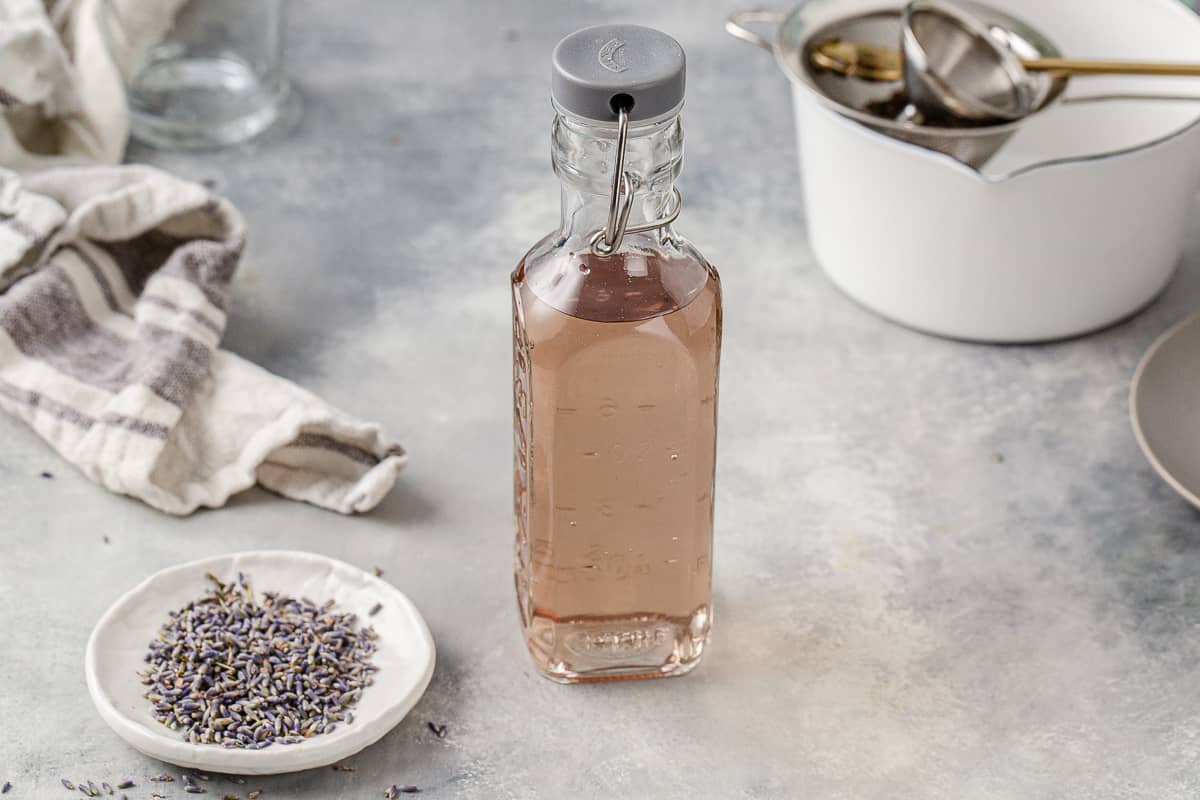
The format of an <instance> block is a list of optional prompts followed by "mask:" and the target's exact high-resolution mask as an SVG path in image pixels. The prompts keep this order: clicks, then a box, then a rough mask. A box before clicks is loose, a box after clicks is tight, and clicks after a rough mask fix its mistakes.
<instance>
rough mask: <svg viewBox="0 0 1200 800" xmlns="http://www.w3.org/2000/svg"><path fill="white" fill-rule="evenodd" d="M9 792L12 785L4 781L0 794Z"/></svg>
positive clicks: (0, 787)
mask: <svg viewBox="0 0 1200 800" xmlns="http://www.w3.org/2000/svg"><path fill="white" fill-rule="evenodd" d="M11 790H12V784H11V783H9V782H8V781H5V782H4V785H3V786H0V794H8V793H9V792H10V791H11Z"/></svg>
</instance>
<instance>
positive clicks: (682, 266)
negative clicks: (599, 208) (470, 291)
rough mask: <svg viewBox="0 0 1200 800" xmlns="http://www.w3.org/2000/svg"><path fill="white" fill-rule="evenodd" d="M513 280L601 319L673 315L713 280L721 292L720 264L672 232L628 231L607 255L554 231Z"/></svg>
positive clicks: (565, 309) (565, 308)
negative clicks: (710, 261)
mask: <svg viewBox="0 0 1200 800" xmlns="http://www.w3.org/2000/svg"><path fill="white" fill-rule="evenodd" d="M512 282H513V284H514V287H515V288H522V289H523V290H525V291H528V292H530V293H531V294H533V295H534V296H536V297H537V299H539V300H540V301H542V302H543V303H545V304H546V305H548V306H550V307H551V308H553V309H555V310H557V311H560V312H562V313H564V314H568V315H570V316H574V317H579V318H582V319H591V320H596V321H602V322H629V321H635V320H642V319H649V318H651V317H656V316H661V315H663V314H669V313H671V312H672V311H677V310H679V309H681V308H683V307H684V306H686V305H688V304H689V303H691V302H692V301H693V300H694V299H695V298H696V297H697V296H698V295H699V294H700V293H701V292H702V291H703V290H704V289H705V287H706V286H709V284H710V283H712V284H714V285H715V289H716V293H717V297H718V299H719V296H720V278H719V276H718V274H717V271H716V269H715V268H714V267H713V266H712V265H711V264H709V263H708V261H707V259H705V258H704V256H703V255H702V254H701V253H700V251H699V250H697V249H696V248H695V247H694V246H693V245H692V244H691V243H690V242H688V241H687V240H686V239H683V238H682V237H679V236H677V235H674V234H673V233H672V234H667V235H663V234H659V233H657V232H654V233H645V234H635V235H632V236H628V237H626V239H625V240H624V241H623V242H622V245H621V249H620V250H618V251H617V252H616V253H614V254H612V255H609V256H598V255H595V254H593V253H592V252H591V251H590V249H589V248H588V245H587V243H586V242H574V241H571V240H570V239H563V237H561V236H560V235H559V234H558V233H557V232H556V233H552V234H550V235H548V236H546V237H545V238H543V239H542V240H541V241H539V242H538V243H537V244H535V245H534V246H533V247H532V248H530V250H529V252H528V253H526V255H525V257H524V258H522V259H521V262H520V263H519V264H518V265H517V268H516V270H514V272H513V274H512Z"/></svg>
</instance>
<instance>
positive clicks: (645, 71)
mask: <svg viewBox="0 0 1200 800" xmlns="http://www.w3.org/2000/svg"><path fill="white" fill-rule="evenodd" d="M684 67H685V58H684V55H683V48H682V47H680V46H679V42H677V41H675V40H674V39H672V38H671V37H670V36H667V35H666V34H665V33H663V32H662V31H656V30H654V29H653V28H644V27H642V26H641V25H597V26H595V27H594V28H584V29H583V30H581V31H576V32H575V33H572V34H571V35H570V36H568V37H567V38H565V39H563V40H562V41H561V42H559V43H558V46H557V47H555V48H554V80H553V83H552V85H551V95H552V96H553V98H554V104H555V105H556V106H558V108H559V109H560V110H561V111H563V112H565V113H567V114H572V115H574V116H578V117H583V118H584V119H591V120H597V121H600V122H613V121H615V120H616V119H617V113H616V112H615V111H614V110H613V98H614V97H615V96H616V95H620V94H627V95H629V96H630V97H632V98H633V108H632V109H631V110H630V112H629V120H630V122H636V121H638V120H645V119H653V118H654V117H661V116H663V115H664V114H667V113H669V112H672V111H675V110H676V109H678V108H679V106H680V105H682V103H683V85H684V72H685V68H684Z"/></svg>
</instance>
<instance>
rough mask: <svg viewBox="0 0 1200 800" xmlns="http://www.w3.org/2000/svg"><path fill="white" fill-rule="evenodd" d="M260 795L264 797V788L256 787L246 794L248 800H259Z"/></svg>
mask: <svg viewBox="0 0 1200 800" xmlns="http://www.w3.org/2000/svg"><path fill="white" fill-rule="evenodd" d="M260 797H262V789H255V790H254V791H253V792H251V793H250V794H248V795H246V800H258V798H260Z"/></svg>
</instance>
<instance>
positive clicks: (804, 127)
mask: <svg viewBox="0 0 1200 800" xmlns="http://www.w3.org/2000/svg"><path fill="white" fill-rule="evenodd" d="M902 5H903V3H902V0H809V1H808V2H806V3H804V4H802V5H801V6H800V7H798V8H796V9H795V10H793V11H792V12H791V13H790V14H786V15H779V16H778V27H777V29H776V30H775V32H774V35H773V37H771V38H770V39H762V40H761V42H762V43H765V44H766V45H767V46H768V47H770V48H771V49H772V50H774V52H775V55H776V57H777V60H778V61H779V63H780V65H781V66H782V68H783V69H784V72H785V73H786V74H787V75H788V77H789V78H791V81H792V87H793V98H794V103H795V113H796V124H797V127H798V133H799V153H800V171H801V178H802V181H803V186H804V200H805V206H806V211H807V216H808V230H809V236H810V240H811V244H812V247H813V250H814V252H815V254H816V256H817V259H818V261H819V262H820V263H821V266H822V267H823V268H824V270H825V271H826V272H827V273H828V275H829V277H830V278H831V279H832V280H833V281H834V283H836V284H837V285H838V286H839V287H841V288H842V289H843V290H844V291H845V292H846V293H847V294H848V295H850V296H851V297H852V298H854V299H856V300H857V301H859V302H860V303H862V304H863V305H864V306H866V307H868V308H870V309H872V310H873V311H875V312H877V313H879V314H881V315H883V316H884V317H887V318H889V319H892V320H895V321H897V322H900V323H902V324H904V325H908V326H910V327H913V328H917V329H920V330H923V331H927V332H930V333H935V334H939V335H942V336H949V337H954V338H961V339H970V340H978V341H991V342H1030V341H1039V340H1048V339H1057V338H1062V337H1066V336H1073V335H1077V334H1081V333H1086V332H1088V331H1092V330H1095V329H1097V328H1101V327H1104V326H1106V325H1108V324H1111V323H1113V322H1116V321H1118V320H1120V319H1122V318H1124V317H1126V316H1128V315H1130V314H1132V313H1134V312H1136V311H1138V310H1139V309H1141V308H1142V307H1143V306H1145V305H1146V304H1148V303H1149V302H1150V301H1151V300H1152V299H1153V298H1154V297H1155V296H1156V295H1157V294H1158V293H1159V292H1160V291H1161V290H1162V289H1163V287H1164V286H1165V285H1166V283H1167V282H1168V280H1170V277H1171V275H1172V273H1173V272H1174V270H1175V266H1176V264H1177V263H1178V261H1179V258H1180V254H1181V252H1182V249H1183V243H1184V237H1185V234H1186V232H1187V230H1188V225H1189V222H1190V218H1191V215H1192V201H1193V196H1194V194H1195V192H1196V189H1197V185H1198V184H1200V125H1197V122H1200V80H1197V79H1194V78H1191V79H1189V78H1147V77H1137V78H1130V77H1116V76H1114V77H1088V78H1074V79H1072V80H1071V83H1070V85H1069V86H1068V87H1067V89H1066V91H1065V92H1064V93H1063V95H1062V96H1061V97H1059V98H1058V99H1056V100H1055V101H1053V102H1052V103H1051V104H1050V105H1049V106H1048V107H1047V108H1046V109H1044V110H1042V111H1039V112H1038V113H1036V114H1034V115H1033V116H1031V117H1029V118H1027V119H1025V120H1023V121H1021V122H1020V123H1017V124H1016V125H1015V126H1014V127H1013V128H1012V129H1011V130H1007V131H1006V132H1005V133H1006V137H1005V139H1004V141H1003V142H1001V143H1000V144H999V146H998V148H996V149H994V153H988V154H985V155H984V156H983V157H982V158H983V159H986V160H982V163H980V162H981V159H978V158H977V159H972V158H966V159H963V160H959V159H957V158H954V157H952V156H950V155H947V154H945V153H943V152H938V151H936V150H933V149H930V148H928V147H922V146H918V145H915V144H911V143H909V142H906V141H901V140H899V139H897V138H895V137H893V136H889V135H885V134H884V133H882V132H880V131H878V130H874V129H872V127H868V125H866V124H863V123H862V122H861V121H856V120H855V119H851V118H850V117H851V116H858V117H859V119H862V115H861V114H859V113H858V112H855V111H854V110H853V109H848V108H847V107H846V106H844V105H841V104H839V103H838V102H837V101H835V100H833V99H831V98H830V97H829V95H828V94H827V93H826V92H823V91H822V90H821V89H820V88H819V87H818V83H817V82H816V81H815V80H814V79H813V76H812V74H811V72H810V71H809V70H807V69H805V67H804V64H803V58H802V53H803V48H804V46H805V44H806V43H807V42H808V40H809V38H810V37H811V36H812V34H813V33H814V32H818V31H820V30H821V29H823V28H826V27H828V26H829V25H831V24H834V23H836V22H837V21H839V20H843V19H845V18H847V17H851V16H856V15H860V14H869V13H872V12H881V11H886V10H896V9H899V8H900V7H901V6H902ZM992 5H994V6H997V7H998V8H999V10H1001V11H1002V12H1005V13H1006V14H1009V15H1011V16H1012V17H1015V18H1016V19H1019V20H1022V21H1023V22H1025V23H1026V24H1027V25H1028V26H1029V27H1030V29H1031V30H1033V31H1037V32H1039V33H1040V34H1042V35H1044V36H1045V37H1046V39H1047V40H1048V41H1049V42H1053V44H1054V45H1055V46H1056V47H1057V48H1058V49H1059V50H1061V51H1062V52H1063V53H1064V54H1066V55H1068V56H1073V57H1081V58H1083V57H1103V58H1111V59H1137V58H1141V59H1150V58H1152V59H1155V60H1164V61H1166V60H1178V61H1194V60H1196V54H1197V53H1200V17H1197V15H1195V14H1194V13H1193V12H1191V11H1189V10H1188V9H1186V8H1185V7H1184V6H1183V5H1182V4H1180V3H1179V2H1178V0H1056V2H1054V3H1047V2H1045V0H1004V1H1003V2H995V3H992ZM751 15H752V16H754V17H756V18H758V19H760V20H761V19H763V18H765V17H766V12H749V13H748V14H745V15H740V18H741V19H746V18H748V17H750V16H751ZM735 17H739V15H735ZM742 33H746V31H744V30H743V31H742ZM743 38H746V37H745V36H743ZM843 80H844V79H843ZM1133 95H1136V97H1133ZM1147 96H1156V97H1158V98H1159V99H1147ZM1189 97H1190V98H1194V99H1187V98H1189ZM848 115H849V116H848ZM966 161H971V162H972V163H971V164H968V163H965V162H966Z"/></svg>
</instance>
